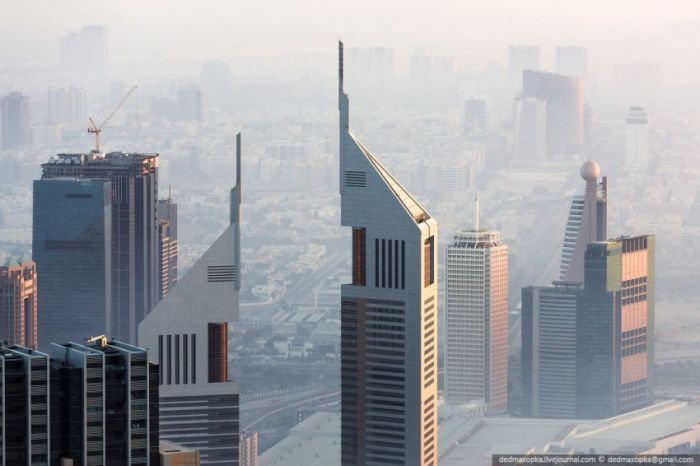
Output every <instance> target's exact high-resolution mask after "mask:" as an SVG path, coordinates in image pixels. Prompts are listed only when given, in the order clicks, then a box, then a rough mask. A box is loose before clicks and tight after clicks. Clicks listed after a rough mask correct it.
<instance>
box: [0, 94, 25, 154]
mask: <svg viewBox="0 0 700 466" xmlns="http://www.w3.org/2000/svg"><path fill="white" fill-rule="evenodd" d="M30 112H31V109H30V99H29V97H28V96H26V95H22V94H21V93H19V92H10V93H9V94H8V95H6V96H5V97H3V98H2V99H0V149H13V148H15V147H18V146H22V145H25V144H30V143H31V142H32V128H31V114H30Z"/></svg>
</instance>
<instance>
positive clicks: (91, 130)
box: [88, 86, 138, 153]
mask: <svg viewBox="0 0 700 466" xmlns="http://www.w3.org/2000/svg"><path fill="white" fill-rule="evenodd" d="M137 87H138V86H134V87H132V88H131V89H130V90H129V92H127V93H126V95H125V96H124V97H122V100H120V101H119V103H118V104H117V106H116V107H114V110H112V112H111V113H110V114H109V115H107V118H105V119H104V121H103V122H102V124H101V125H99V126H98V125H97V124H96V123H95V120H94V119H93V118H92V117H90V118H88V121H89V123H90V126H88V133H92V134H94V135H95V149H93V152H95V153H98V152H100V134H101V133H102V128H103V127H104V126H105V125H106V124H107V123H108V122H109V120H111V119H112V117H113V116H114V114H115V113H117V110H119V109H120V108H121V106H122V105H124V102H126V99H128V98H129V97H130V96H131V94H133V93H134V91H135V90H136V88H137Z"/></svg>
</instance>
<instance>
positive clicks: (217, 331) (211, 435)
mask: <svg viewBox="0 0 700 466" xmlns="http://www.w3.org/2000/svg"><path fill="white" fill-rule="evenodd" d="M241 195H242V184H241V138H240V134H238V135H237V136H236V186H235V187H234V188H233V189H232V190H231V195H230V224H229V226H228V228H226V230H225V231H224V232H223V233H222V234H221V236H219V238H218V239H217V240H216V241H215V242H214V244H213V245H212V246H211V247H210V248H209V249H208V250H207V251H206V252H205V253H204V255H202V257H200V258H199V260H198V261H197V262H196V263H195V264H194V265H193V266H192V267H191V268H190V269H189V270H188V271H187V273H186V274H185V275H184V276H183V277H182V278H181V279H180V280H178V283H177V286H176V287H175V288H173V289H172V290H170V292H169V293H168V295H167V296H165V298H164V299H163V300H162V301H161V302H160V303H159V304H158V305H157V306H156V307H155V308H154V309H153V310H152V311H151V312H150V314H148V315H147V316H146V318H145V319H144V320H143V322H141V324H140V325H139V344H140V345H141V346H143V347H145V348H149V349H150V350H151V352H150V354H149V357H150V360H151V361H152V362H154V363H158V364H159V365H160V367H161V371H160V374H161V379H160V429H161V438H162V439H165V440H169V441H172V442H176V443H179V444H181V445H184V446H185V447H191V448H196V449H197V450H199V451H200V454H201V459H202V464H226V465H237V464H238V461H239V448H238V442H239V437H238V422H239V417H238V400H239V391H238V384H237V383H236V382H233V381H231V380H230V378H229V375H228V322H235V321H237V320H238V294H239V290H240V206H241Z"/></svg>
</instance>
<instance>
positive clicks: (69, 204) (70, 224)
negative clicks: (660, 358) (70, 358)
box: [32, 178, 112, 348]
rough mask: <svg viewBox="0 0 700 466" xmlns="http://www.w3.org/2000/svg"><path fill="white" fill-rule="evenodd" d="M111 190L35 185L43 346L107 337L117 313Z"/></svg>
mask: <svg viewBox="0 0 700 466" xmlns="http://www.w3.org/2000/svg"><path fill="white" fill-rule="evenodd" d="M111 193H112V185H111V183H110V182H109V181H105V180H76V179H69V178H55V179H42V180H37V181H35V182H34V211H33V218H34V227H33V238H32V243H33V255H34V260H35V262H36V269H37V275H39V276H41V280H42V281H41V286H40V287H39V289H38V301H39V304H38V315H39V316H41V318H40V319H38V320H39V326H38V328H39V332H38V334H39V346H40V347H42V348H45V347H47V345H49V344H50V343H51V342H66V341H71V340H80V339H81V338H84V337H86V336H91V335H100V334H103V333H105V332H106V331H107V328H108V322H109V319H110V316H111V313H112V280H111V278H112V274H111V271H112V205H111V195H112V194H111Z"/></svg>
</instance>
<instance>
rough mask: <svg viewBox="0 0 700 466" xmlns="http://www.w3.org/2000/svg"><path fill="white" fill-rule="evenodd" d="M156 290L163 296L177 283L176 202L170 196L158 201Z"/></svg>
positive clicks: (161, 297)
mask: <svg viewBox="0 0 700 466" xmlns="http://www.w3.org/2000/svg"><path fill="white" fill-rule="evenodd" d="M156 216H157V218H158V290H159V299H163V298H165V295H167V294H168V291H170V290H171V289H172V288H173V287H174V286H175V283H177V204H175V203H174V202H173V200H172V198H171V197H168V199H161V200H159V201H158V207H157V209H156Z"/></svg>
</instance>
